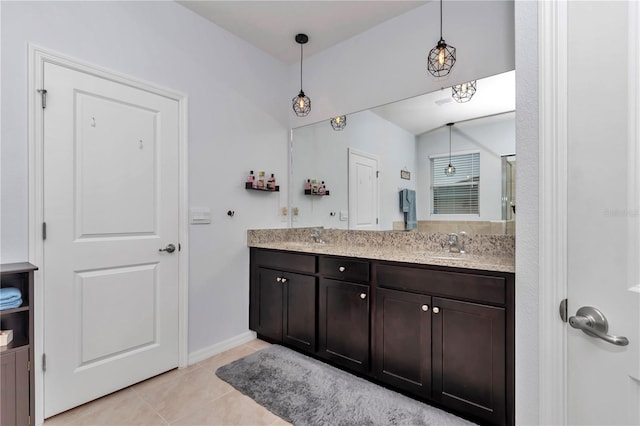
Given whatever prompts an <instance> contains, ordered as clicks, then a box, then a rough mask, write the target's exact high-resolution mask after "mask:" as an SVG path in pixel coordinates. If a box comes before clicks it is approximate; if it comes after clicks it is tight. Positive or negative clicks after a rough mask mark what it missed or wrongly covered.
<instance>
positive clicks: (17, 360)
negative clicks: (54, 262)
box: [0, 263, 38, 426]
mask: <svg viewBox="0 0 640 426" xmlns="http://www.w3.org/2000/svg"><path fill="white" fill-rule="evenodd" d="M37 269H38V268H36V267H35V266H33V265H32V264H30V263H11V264H3V265H0V287H2V288H8V287H13V288H16V289H18V290H20V294H21V299H22V303H21V304H20V306H17V307H14V308H11V309H5V310H1V311H0V329H1V330H11V331H12V335H13V340H12V341H11V342H9V343H8V344H7V345H5V346H0V364H1V366H2V370H1V371H0V425H2V426H5V425H6V426H11V425H28V424H31V419H32V418H33V416H34V409H35V405H34V391H33V389H34V374H33V369H32V368H31V360H32V359H33V272H34V271H35V270H37Z"/></svg>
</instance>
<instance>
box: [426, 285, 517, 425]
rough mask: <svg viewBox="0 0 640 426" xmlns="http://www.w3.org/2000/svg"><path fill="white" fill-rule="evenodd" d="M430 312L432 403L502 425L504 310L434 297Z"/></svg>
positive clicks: (503, 420) (504, 399) (504, 390)
mask: <svg viewBox="0 0 640 426" xmlns="http://www.w3.org/2000/svg"><path fill="white" fill-rule="evenodd" d="M432 310H433V315H432V321H433V323H432V326H433V329H432V332H433V335H432V351H433V352H432V354H433V383H432V384H433V389H432V391H433V394H432V395H433V398H434V399H435V400H437V401H439V402H441V403H442V404H444V405H445V406H448V407H451V408H453V409H455V410H460V411H463V412H466V413H469V414H472V415H475V416H477V417H478V418H480V419H483V420H485V421H488V422H491V423H493V424H504V423H505V422H506V418H505V409H506V379H505V349H506V348H505V310H504V309H503V308H498V307H492V306H486V305H479V304H475V303H468V302H459V301H454V300H449V299H441V298H436V297H434V298H433V307H432Z"/></svg>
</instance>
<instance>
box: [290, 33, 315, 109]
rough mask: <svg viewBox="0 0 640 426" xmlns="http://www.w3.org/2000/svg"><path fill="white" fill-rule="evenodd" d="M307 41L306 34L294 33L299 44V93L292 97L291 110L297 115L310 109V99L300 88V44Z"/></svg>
mask: <svg viewBox="0 0 640 426" xmlns="http://www.w3.org/2000/svg"><path fill="white" fill-rule="evenodd" d="M308 41H309V37H308V36H307V35H306V34H298V35H296V43H298V44H299V45H300V93H298V96H296V97H295V98H293V99H292V103H293V112H295V113H296V115H297V116H298V117H306V116H307V115H309V112H310V111H311V99H309V97H308V96H305V94H304V91H303V90H302V46H303V45H304V44H305V43H307V42H308Z"/></svg>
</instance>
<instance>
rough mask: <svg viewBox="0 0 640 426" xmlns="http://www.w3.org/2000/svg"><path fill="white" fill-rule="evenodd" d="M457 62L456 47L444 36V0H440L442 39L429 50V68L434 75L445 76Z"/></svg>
mask: <svg viewBox="0 0 640 426" xmlns="http://www.w3.org/2000/svg"><path fill="white" fill-rule="evenodd" d="M455 63H456V48H455V47H453V46H450V45H448V44H447V43H445V41H444V39H443V38H442V0H440V40H439V41H438V44H437V45H436V47H434V48H433V49H431V51H429V57H428V58H427V70H429V72H430V73H431V75H433V76H434V77H444V76H445V75H447V74H449V73H450V72H451V69H452V68H453V65H454V64H455Z"/></svg>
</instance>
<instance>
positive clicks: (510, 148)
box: [416, 113, 516, 220]
mask: <svg viewBox="0 0 640 426" xmlns="http://www.w3.org/2000/svg"><path fill="white" fill-rule="evenodd" d="M515 124H516V123H515V113H506V114H501V115H500V116H493V117H485V118H479V119H476V120H471V121H466V122H462V123H456V124H455V125H454V126H453V128H452V131H451V152H452V155H455V154H456V153H458V152H470V151H475V152H479V153H480V204H479V207H480V214H479V215H473V216H467V215H465V216H464V219H465V220H502V159H501V156H502V155H508V154H513V153H515V152H516V129H515ZM416 139H417V161H418V170H420V179H419V181H418V206H419V209H418V220H456V219H459V218H460V216H458V215H432V214H431V212H432V211H433V208H432V205H431V204H432V203H431V201H432V200H431V173H432V172H431V160H430V158H429V156H431V155H442V154H446V155H448V154H449V128H448V127H441V128H439V129H436V130H432V131H430V132H427V133H423V134H422V135H419V136H418V137H417V138H416Z"/></svg>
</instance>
